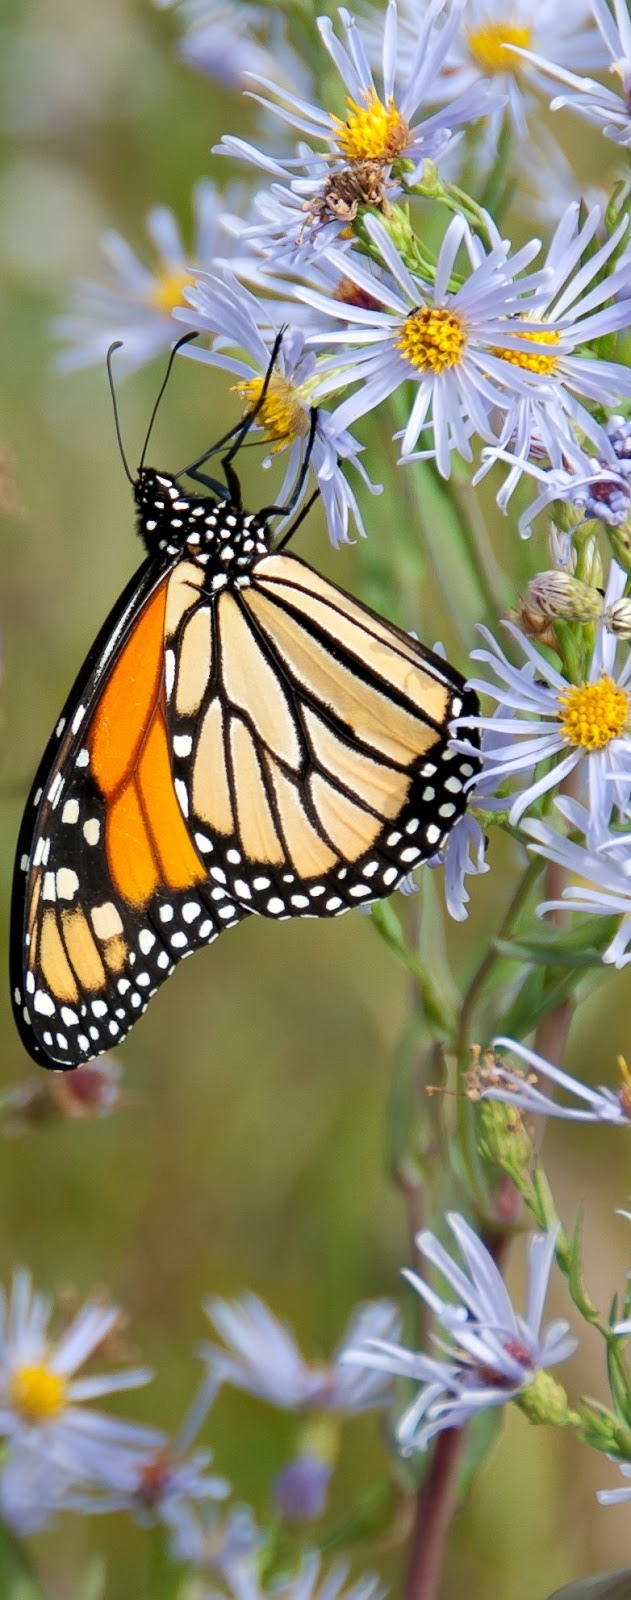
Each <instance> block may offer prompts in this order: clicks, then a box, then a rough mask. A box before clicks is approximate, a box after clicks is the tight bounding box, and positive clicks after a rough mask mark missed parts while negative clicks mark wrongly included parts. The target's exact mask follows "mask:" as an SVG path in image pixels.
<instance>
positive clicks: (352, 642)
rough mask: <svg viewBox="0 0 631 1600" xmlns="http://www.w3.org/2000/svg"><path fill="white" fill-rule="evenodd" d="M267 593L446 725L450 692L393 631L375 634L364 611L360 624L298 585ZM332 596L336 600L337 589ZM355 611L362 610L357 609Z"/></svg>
mask: <svg viewBox="0 0 631 1600" xmlns="http://www.w3.org/2000/svg"><path fill="white" fill-rule="evenodd" d="M280 559H282V558H280ZM264 587H265V586H264ZM267 592H268V593H269V594H270V595H271V596H272V598H274V599H278V600H282V601H283V602H284V604H285V605H286V606H289V607H291V608H292V610H294V613H295V614H297V615H301V616H305V617H309V618H310V620H311V621H312V622H315V623H316V624H317V625H318V627H319V628H321V629H322V631H323V632H324V633H325V635H328V637H329V639H330V640H331V643H332V644H336V643H338V644H341V645H343V646H344V649H345V650H346V651H347V652H348V654H349V655H350V656H351V657H353V656H354V657H355V659H356V660H357V661H360V662H362V663H363V664H364V665H365V666H368V667H370V669H371V671H372V672H373V673H375V675H376V676H378V677H379V678H381V679H382V680H383V681H384V683H386V684H391V685H392V687H393V688H395V689H398V690H400V692H401V694H404V695H405V696H406V699H408V700H411V701H412V704H413V705H415V706H417V707H418V709H419V710H420V711H422V712H423V713H424V714H425V716H426V717H431V719H432V721H433V722H437V723H442V722H444V720H445V712H446V708H447V703H448V698H449V691H448V689H447V688H446V686H445V684H444V683H441V682H439V681H437V680H436V678H434V677H433V676H432V675H431V674H430V673H429V672H427V671H426V668H425V665H424V663H423V661H422V658H419V656H418V655H416V656H415V655H414V654H413V653H412V651H411V650H410V649H406V648H405V646H404V647H403V648H401V642H400V640H399V638H398V637H397V635H396V634H395V633H394V632H393V633H392V634H390V635H388V633H387V630H386V628H385V627H383V626H382V627H381V628H380V630H379V633H378V634H375V633H374V632H373V631H372V629H371V628H370V626H368V627H367V626H366V619H364V618H363V617H362V616H361V612H360V613H359V619H360V620H359V621H358V620H356V619H355V617H354V616H350V615H348V613H347V610H346V608H344V609H342V608H341V607H340V606H339V605H337V604H336V606H335V608H334V607H333V606H332V605H331V601H330V599H322V598H321V597H320V596H319V595H314V594H310V593H308V592H307V591H305V590H302V591H299V593H298V595H297V594H296V588H295V586H294V587H292V586H291V585H289V584H285V583H279V582H274V584H273V585H272V584H269V585H268V586H267ZM333 596H334V598H335V599H336V601H337V598H338V597H337V593H336V591H335V590H333ZM344 598H345V597H344ZM296 602H297V603H296ZM354 609H355V610H357V611H359V608H358V607H357V608H354ZM367 620H368V622H369V623H370V621H371V620H372V619H371V618H370V615H369V616H368V619H367ZM410 643H411V641H410Z"/></svg>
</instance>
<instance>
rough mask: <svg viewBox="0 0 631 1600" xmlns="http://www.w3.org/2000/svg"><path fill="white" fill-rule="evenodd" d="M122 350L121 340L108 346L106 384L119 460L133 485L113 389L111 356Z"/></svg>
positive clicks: (116, 340)
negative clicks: (110, 397) (107, 384)
mask: <svg viewBox="0 0 631 1600" xmlns="http://www.w3.org/2000/svg"><path fill="white" fill-rule="evenodd" d="M122 348H123V341H122V339H115V340H114V343H113V344H111V345H110V347H109V350H108V352H107V356H106V358H105V359H106V364H107V380H108V383H109V386H110V394H111V396H112V409H113V411H114V427H115V429H116V438H117V439H118V448H119V451H120V458H121V461H122V463H123V466H124V468H125V472H126V475H127V477H128V479H129V482H130V483H131V484H132V485H133V482H134V480H133V478H132V475H131V472H130V470H129V465H128V461H127V456H126V455H125V451H124V448H123V437H122V434H121V425H120V419H119V415H118V405H117V402H116V390H115V388H114V376H113V373H112V356H113V354H114V351H115V350H122Z"/></svg>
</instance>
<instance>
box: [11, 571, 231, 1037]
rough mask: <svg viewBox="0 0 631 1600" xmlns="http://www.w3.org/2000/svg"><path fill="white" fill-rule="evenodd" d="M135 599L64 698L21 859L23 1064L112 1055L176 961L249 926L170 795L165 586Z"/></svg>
mask: <svg viewBox="0 0 631 1600" xmlns="http://www.w3.org/2000/svg"><path fill="white" fill-rule="evenodd" d="M178 565H181V566H183V565H184V563H178ZM132 597H133V603H132V605H131V606H127V605H125V604H124V603H123V604H122V605H121V606H119V607H118V608H117V612H116V614H115V615H114V616H113V618H111V619H110V622H109V624H108V625H107V628H106V631H105V640H106V647H105V651H98V650H97V651H96V652H94V651H93V652H92V654H91V656H90V658H89V660H88V662H87V663H86V667H85V668H84V671H83V673H82V674H81V676H80V679H79V680H78V683H77V685H76V686H75V689H74V690H73V694H72V696H71V699H70V701H69V702H68V705H67V707H66V708H65V712H64V715H63V717H62V718H61V719H60V722H59V724H58V737H57V738H56V739H55V741H54V744H53V746H52V748H51V747H49V750H48V751H47V752H46V756H45V759H44V762H43V763H42V768H41V769H40V774H38V778H37V780H36V782H35V785H34V787H33V792H32V795H31V799H30V801H29V805H28V806H27V810H26V813H25V818H24V823H23V827H22V833H21V837H20V845H19V850H18V859H17V864H16V885H15V890H14V905H13V929H12V989H13V1002H14V1009H15V1015H16V1019H17V1021H18V1026H19V1028H20V1032H21V1034H22V1038H23V1040H24V1043H25V1045H26V1047H27V1049H28V1050H29V1051H30V1053H31V1054H32V1055H33V1056H34V1057H35V1058H36V1059H44V1060H46V1061H47V1062H49V1063H50V1064H54V1065H58V1066H62V1067H74V1066H77V1065H79V1063H80V1062H83V1061H89V1060H91V1059H92V1057H94V1056H95V1055H99V1054H100V1053H101V1052H102V1051H104V1050H106V1049H108V1048H112V1046H114V1045H116V1044H119V1043H120V1041H121V1040H122V1039H123V1038H124V1037H125V1034H126V1033H127V1032H128V1030H129V1028H130V1027H131V1026H132V1023H133V1022H134V1021H135V1020H136V1019H137V1017H138V1016H139V1015H140V1014H141V1013H142V1012H143V1011H144V1010H145V1009H146V1006H147V1003H148V1000H149V998H150V997H151V995H152V994H153V993H154V992H155V990H156V989H157V987H158V986H159V984H160V983H162V982H164V979H165V978H167V977H169V975H170V973H172V972H173V970H174V968H175V965H176V963H177V961H178V960H181V959H182V958H183V957H184V956H186V955H190V954H192V952H193V951H194V950H195V949H197V948H199V947H200V946H201V945H206V944H210V943H211V942H212V941H213V939H214V938H216V936H217V934H218V933H219V932H221V930H222V928H224V927H229V926H231V925H233V924H234V923H235V922H237V921H238V920H239V919H240V917H242V916H243V915H244V914H245V913H244V912H243V910H241V909H240V908H239V907H237V906H234V905H231V904H229V903H228V901H227V896H225V895H224V894H220V895H219V896H217V895H216V893H215V892H214V891H211V886H210V885H209V884H208V881H207V873H206V868H205V865H204V863H203V860H202V858H201V857H200V855H199V853H198V852H197V851H196V850H195V846H194V843H192V842H191V839H190V837H189V833H188V830H187V828H186V825H185V822H184V819H183V817H182V813H181V810H180V807H179V804H178V801H177V799H176V795H175V791H174V787H173V780H172V775H171V758H170V751H169V746H168V741H167V733H166V723H165V690H164V670H165V654H164V647H165V626H166V618H167V613H168V607H169V578H168V576H163V577H161V578H160V579H159V580H158V581H157V582H156V581H155V579H154V580H153V581H151V580H150V581H149V582H147V580H146V577H145V574H144V569H143V573H142V574H141V576H140V581H138V580H137V581H136V582H135V583H134V585H133V587H132ZM113 640H114V643H113Z"/></svg>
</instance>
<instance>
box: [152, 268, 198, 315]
mask: <svg viewBox="0 0 631 1600" xmlns="http://www.w3.org/2000/svg"><path fill="white" fill-rule="evenodd" d="M194 284H195V278H194V276H192V275H191V273H190V272H187V270H186V267H180V266H170V267H165V268H164V271H163V272H160V273H157V274H156V276H155V278H154V280H153V283H152V284H151V288H150V289H149V293H148V295H147V299H148V301H149V304H150V305H151V306H152V307H153V310H154V311H163V312H164V314H165V316H169V315H170V313H171V312H172V311H174V310H175V307H176V306H181V304H182V296H183V293H184V290H185V289H192V288H193V287H194Z"/></svg>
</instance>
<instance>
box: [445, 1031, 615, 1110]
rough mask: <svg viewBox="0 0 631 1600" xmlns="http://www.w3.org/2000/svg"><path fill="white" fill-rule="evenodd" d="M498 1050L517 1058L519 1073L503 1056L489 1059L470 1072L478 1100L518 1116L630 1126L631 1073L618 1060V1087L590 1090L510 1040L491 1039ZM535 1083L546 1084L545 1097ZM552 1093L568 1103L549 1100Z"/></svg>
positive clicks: (502, 1037)
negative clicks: (517, 1112) (509, 1107)
mask: <svg viewBox="0 0 631 1600" xmlns="http://www.w3.org/2000/svg"><path fill="white" fill-rule="evenodd" d="M498 1048H499V1049H501V1050H509V1051H510V1054H511V1056H517V1058H518V1061H520V1062H523V1063H524V1069H522V1068H520V1067H518V1066H514V1065H513V1064H512V1062H509V1061H505V1060H504V1058H503V1056H496V1055H495V1054H493V1055H492V1056H490V1055H489V1058H487V1059H485V1060H483V1061H482V1062H481V1063H480V1064H479V1065H478V1067H477V1068H476V1073H475V1077H476V1091H478V1092H479V1098H480V1099H481V1100H499V1101H501V1102H502V1103H503V1104H505V1105H512V1106H517V1107H518V1108H519V1110H520V1111H525V1112H528V1113H536V1114H538V1115H541V1116H546V1117H561V1118H565V1119H567V1120H568V1121H570V1122H613V1123H615V1124H616V1126H617V1127H628V1126H629V1124H630V1123H631V1073H630V1072H629V1068H628V1066H627V1063H626V1061H625V1060H624V1058H623V1057H622V1056H618V1067H619V1071H620V1078H621V1082H620V1088H619V1089H618V1090H614V1089H609V1088H607V1087H606V1086H602V1085H601V1086H599V1087H598V1088H597V1089H593V1088H591V1086H590V1085H589V1084H587V1083H581V1080H580V1078H573V1077H572V1076H571V1074H570V1073H569V1072H563V1070H562V1068H561V1067H557V1066H555V1065H554V1064H553V1062H551V1061H546V1059H545V1057H544V1056H540V1055H538V1054H537V1052H536V1051H535V1050H528V1049H527V1048H526V1045H524V1044H519V1043H518V1042H517V1040H515V1039H508V1038H505V1037H504V1035H498V1037H497V1038H496V1039H494V1040H493V1051H495V1050H496V1049H498ZM541 1080H543V1082H544V1083H550V1084H551V1085H552V1089H551V1093H550V1094H546V1092H545V1090H544V1089H543V1088H542V1087H541ZM555 1089H561V1090H562V1091H563V1092H564V1093H565V1094H566V1095H571V1096H573V1099H574V1103H573V1102H572V1101H571V1100H570V1101H569V1102H568V1101H564V1102H559V1101H558V1100H555V1099H553V1097H552V1096H553V1093H554V1090H555ZM576 1102H578V1103H576Z"/></svg>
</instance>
